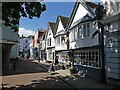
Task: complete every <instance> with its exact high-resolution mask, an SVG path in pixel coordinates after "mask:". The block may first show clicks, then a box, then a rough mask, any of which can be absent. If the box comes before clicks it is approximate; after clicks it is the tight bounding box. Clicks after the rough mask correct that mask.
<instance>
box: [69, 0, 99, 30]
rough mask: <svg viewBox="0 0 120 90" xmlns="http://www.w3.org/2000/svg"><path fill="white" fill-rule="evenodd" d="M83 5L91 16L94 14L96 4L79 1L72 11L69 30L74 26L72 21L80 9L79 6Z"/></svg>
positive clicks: (83, 0) (84, 0)
mask: <svg viewBox="0 0 120 90" xmlns="http://www.w3.org/2000/svg"><path fill="white" fill-rule="evenodd" d="M80 4H81V5H82V6H83V7H84V8H85V9H87V10H88V11H89V12H90V13H91V14H94V13H93V11H92V9H95V8H96V6H97V5H96V4H94V3H92V2H88V1H86V0H79V1H78V0H77V1H76V2H75V4H74V7H73V10H72V13H71V15H70V19H69V22H68V27H67V28H70V25H71V24H72V21H73V19H74V16H75V14H76V12H77V9H78V7H79V5H80Z"/></svg>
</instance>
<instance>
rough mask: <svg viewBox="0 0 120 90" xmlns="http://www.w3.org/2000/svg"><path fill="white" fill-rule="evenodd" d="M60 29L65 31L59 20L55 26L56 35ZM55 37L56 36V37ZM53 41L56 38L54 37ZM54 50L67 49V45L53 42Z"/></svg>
mask: <svg viewBox="0 0 120 90" xmlns="http://www.w3.org/2000/svg"><path fill="white" fill-rule="evenodd" d="M60 31H65V29H64V27H63V25H62V22H61V20H59V24H58V28H57V33H56V35H58V33H59V32H60ZM56 38H57V37H56ZM55 41H56V39H55ZM60 42H61V38H60ZM55 50H56V51H59V50H67V45H66V44H63V43H60V44H58V43H55Z"/></svg>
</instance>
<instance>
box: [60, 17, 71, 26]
mask: <svg viewBox="0 0 120 90" xmlns="http://www.w3.org/2000/svg"><path fill="white" fill-rule="evenodd" d="M59 18H60V19H61V22H62V24H63V27H64V28H66V27H67V24H68V20H69V18H68V17H65V16H59Z"/></svg>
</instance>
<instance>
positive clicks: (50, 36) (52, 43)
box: [46, 29, 55, 47]
mask: <svg viewBox="0 0 120 90" xmlns="http://www.w3.org/2000/svg"><path fill="white" fill-rule="evenodd" d="M48 38H51V46H47V47H54V46H55V39H54V37H53V33H52V30H51V29H50V30H48V34H47V39H48ZM46 45H47V41H46Z"/></svg>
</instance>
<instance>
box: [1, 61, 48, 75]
mask: <svg viewBox="0 0 120 90" xmlns="http://www.w3.org/2000/svg"><path fill="white" fill-rule="evenodd" d="M11 67H13V66H11ZM42 72H47V70H46V69H45V68H44V67H42V64H41V63H39V64H38V63H37V62H32V61H31V60H19V61H17V62H16V69H15V70H13V69H10V70H9V71H7V72H4V73H3V75H2V76H8V75H17V74H28V73H42Z"/></svg>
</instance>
